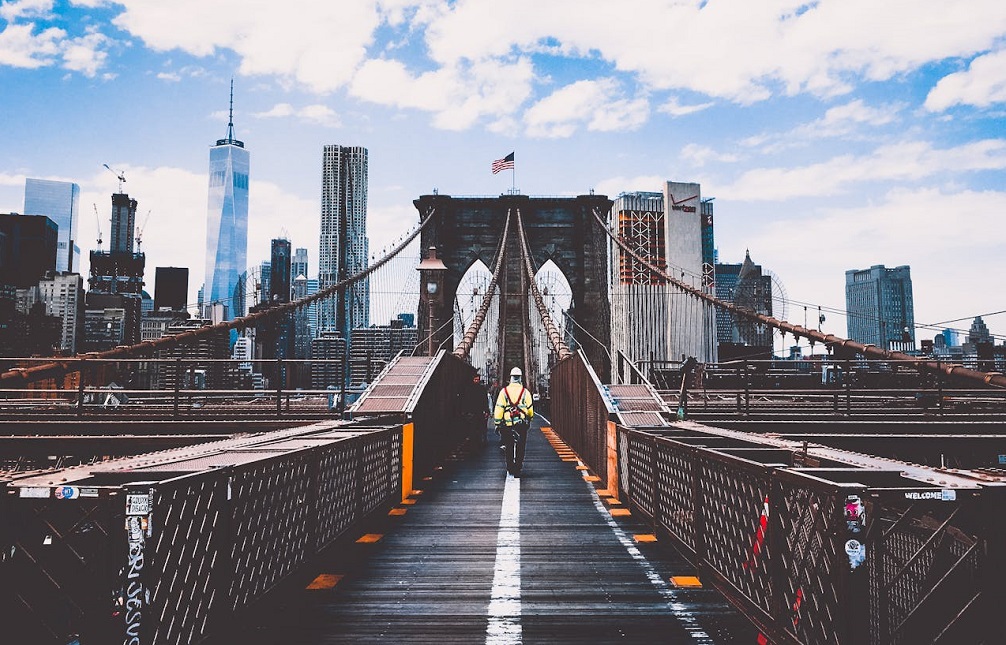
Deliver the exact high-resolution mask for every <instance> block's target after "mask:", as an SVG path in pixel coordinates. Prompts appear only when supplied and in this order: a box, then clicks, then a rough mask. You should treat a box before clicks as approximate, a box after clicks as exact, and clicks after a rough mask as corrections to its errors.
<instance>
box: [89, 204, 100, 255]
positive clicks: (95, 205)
mask: <svg viewBox="0 0 1006 645" xmlns="http://www.w3.org/2000/svg"><path fill="white" fill-rule="evenodd" d="M91 206H94V221H95V222H96V223H97V224H98V251H101V216H100V215H98V205H97V204H91Z"/></svg>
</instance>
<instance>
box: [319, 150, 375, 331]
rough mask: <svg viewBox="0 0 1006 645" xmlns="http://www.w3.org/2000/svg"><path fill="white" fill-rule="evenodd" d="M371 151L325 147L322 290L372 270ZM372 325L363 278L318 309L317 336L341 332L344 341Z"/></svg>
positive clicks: (321, 248) (366, 283)
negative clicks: (369, 216)
mask: <svg viewBox="0 0 1006 645" xmlns="http://www.w3.org/2000/svg"><path fill="white" fill-rule="evenodd" d="M368 251H369V249H368V240H367V149H366V148H361V147H351V146H339V145H327V146H325V148H324V152H323V155H322V175H321V240H320V248H319V258H318V281H319V285H318V286H319V289H321V290H324V289H326V288H327V287H330V286H332V285H333V284H336V283H337V282H339V281H341V280H345V279H346V278H349V277H352V276H354V275H356V274H358V273H360V272H361V271H363V270H364V269H366V268H367V266H368ZM369 326H370V282H369V281H368V280H367V279H366V278H364V279H363V280H361V281H359V282H357V283H356V284H354V285H353V286H352V287H350V288H349V289H347V290H346V292H345V298H338V297H331V298H325V299H324V300H323V301H321V302H320V303H319V305H318V331H319V332H321V331H339V332H341V333H342V334H343V336H342V337H343V338H347V339H348V338H349V332H350V330H352V329H356V328H357V327H369Z"/></svg>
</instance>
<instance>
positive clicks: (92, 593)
mask: <svg viewBox="0 0 1006 645" xmlns="http://www.w3.org/2000/svg"><path fill="white" fill-rule="evenodd" d="M16 501H17V502H19V503H17V504H11V506H12V511H13V512H12V514H11V517H7V518H4V522H5V523H8V522H9V523H11V524H12V525H13V526H15V527H17V530H16V533H15V537H14V549H13V552H12V553H10V554H9V559H8V560H7V562H6V566H5V567H4V570H5V572H9V573H10V575H11V577H10V578H5V580H16V581H17V584H16V585H8V584H7V583H6V582H5V583H4V584H3V587H4V589H5V592H7V593H10V594H11V598H10V602H11V604H10V605H8V606H7V607H5V612H6V613H8V616H6V618H9V619H10V620H7V621H5V624H4V626H3V633H4V637H5V638H11V639H12V640H13V642H31V643H46V642H52V643H65V642H66V637H67V636H69V635H70V634H72V633H77V634H80V635H81V637H82V638H87V639H88V640H93V642H99V643H100V642H113V639H114V636H113V634H116V631H115V627H116V625H117V624H121V620H122V618H121V613H122V611H123V606H122V604H121V602H120V600H121V595H114V596H112V594H110V593H109V592H110V591H112V592H113V593H117V591H118V590H119V587H121V585H120V584H118V583H117V581H116V580H115V579H114V578H113V567H112V566H111V563H112V562H113V561H115V560H116V559H117V558H116V554H117V551H116V547H117V546H119V542H118V541H116V540H115V539H113V538H112V537H111V536H113V535H119V534H121V528H119V527H121V526H122V522H123V519H122V513H123V509H122V508H120V507H118V506H116V505H114V504H113V502H114V501H118V499H117V498H116V499H109V498H108V497H101V498H96V499H78V500H72V501H59V500H55V499H49V500H16ZM116 529H118V530H119V532H120V533H116ZM122 550H123V551H124V545H123V549H122ZM110 596H111V597H110ZM42 634H45V635H46V636H47V637H48V638H50V640H41V638H40V636H41V635H42ZM120 640H121V639H120Z"/></svg>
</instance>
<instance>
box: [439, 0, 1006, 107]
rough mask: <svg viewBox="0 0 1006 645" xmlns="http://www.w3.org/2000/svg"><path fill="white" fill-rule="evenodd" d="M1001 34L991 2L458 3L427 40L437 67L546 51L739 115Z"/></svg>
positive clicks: (962, 52)
mask: <svg viewBox="0 0 1006 645" xmlns="http://www.w3.org/2000/svg"><path fill="white" fill-rule="evenodd" d="M1004 30H1006V8H1004V6H1003V5H1002V3H1001V2H998V0H978V1H976V2H972V3H969V5H968V10H967V11H963V10H962V9H961V7H959V6H956V5H953V4H947V3H946V2H944V1H943V0H918V1H912V2H908V1H907V0H893V1H892V2H885V3H882V4H880V5H877V4H876V3H873V2H869V1H868V0H820V1H818V2H814V3H811V4H807V3H803V2H799V1H798V0H777V1H775V2H760V3H751V2H743V1H741V2H726V1H725V2H714V3H706V2H700V1H695V2H681V3H667V2H664V1H663V0H636V1H634V2H632V3H631V6H626V5H625V4H624V3H622V4H613V3H610V2H605V1H604V0H553V1H552V2H549V3H547V4H543V3H541V2H535V1H532V0H512V1H511V2H509V3H507V4H506V5H503V6H501V5H499V4H498V3H489V2H466V3H457V4H455V5H453V6H452V7H451V9H450V10H446V11H444V12H443V13H442V15H440V16H438V17H435V18H433V19H431V23H430V26H429V28H428V32H427V33H428V41H429V46H430V51H431V55H432V57H433V58H434V60H437V61H440V62H444V63H447V62H451V61H455V60H458V59H461V58H470V59H479V58H485V57H492V56H505V55H508V54H509V53H510V52H512V51H529V50H532V49H534V48H536V47H539V46H540V45H541V43H543V42H545V41H546V40H549V41H550V42H557V43H558V46H557V49H558V50H559V51H561V52H563V53H565V55H567V56H571V57H572V56H586V55H592V56H597V57H599V58H600V59H602V60H604V61H608V62H610V63H612V64H613V65H614V66H615V67H616V68H617V69H619V70H621V71H625V72H630V73H634V74H636V75H638V77H639V78H641V79H642V80H644V81H645V82H646V83H648V84H649V85H650V86H651V87H653V88H658V89H659V88H665V89H670V88H687V89H690V90H693V91H696V92H700V93H704V94H707V95H709V96H719V97H725V98H728V99H731V100H733V101H736V102H738V103H742V104H746V103H752V102H755V101H759V100H762V99H765V98H768V97H769V96H771V95H772V94H774V93H777V92H780V91H781V92H783V93H785V94H796V93H800V92H809V93H812V94H815V95H818V96H833V95H836V94H842V93H846V92H848V91H849V90H850V89H851V78H850V75H852V74H862V75H864V76H866V77H867V78H869V79H871V80H885V79H889V78H892V77H893V76H894V75H896V74H901V73H904V72H907V71H911V70H914V69H917V68H918V67H920V66H922V65H924V64H926V63H928V62H932V61H937V60H942V59H945V58H948V57H957V56H968V55H972V54H974V53H976V52H980V51H983V50H985V49H987V48H988V47H989V46H991V45H992V43H994V42H995V40H996V39H997V38H999V37H1000V36H1001V35H1002V33H1003V31H1004ZM725 34H729V36H728V37H724V35H725ZM710 43H716V45H715V46H712V47H711V46H709V44H710Z"/></svg>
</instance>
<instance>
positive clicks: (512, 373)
mask: <svg viewBox="0 0 1006 645" xmlns="http://www.w3.org/2000/svg"><path fill="white" fill-rule="evenodd" d="M523 375H524V373H523V372H521V371H520V368H519V367H515V368H513V369H512V370H510V376H523Z"/></svg>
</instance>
